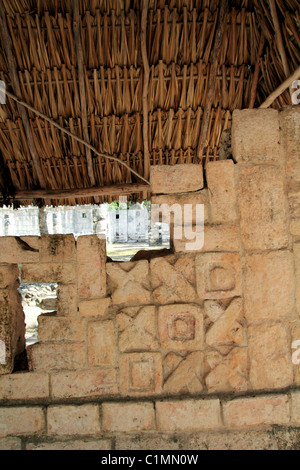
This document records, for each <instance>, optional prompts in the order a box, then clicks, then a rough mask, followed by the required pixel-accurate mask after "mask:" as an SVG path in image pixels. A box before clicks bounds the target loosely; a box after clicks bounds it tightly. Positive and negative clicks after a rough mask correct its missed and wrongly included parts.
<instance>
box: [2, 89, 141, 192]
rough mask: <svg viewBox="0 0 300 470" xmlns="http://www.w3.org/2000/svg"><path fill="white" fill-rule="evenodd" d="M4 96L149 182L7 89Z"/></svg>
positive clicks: (100, 155)
mask: <svg viewBox="0 0 300 470" xmlns="http://www.w3.org/2000/svg"><path fill="white" fill-rule="evenodd" d="M5 94H6V96H8V97H9V98H11V99H12V100H14V101H16V103H18V104H20V105H22V106H24V107H25V108H27V109H29V110H30V111H32V112H33V113H35V114H36V115H37V116H39V117H40V118H42V119H44V120H45V121H47V122H49V123H50V124H52V125H53V126H54V127H56V128H57V129H59V130H60V131H61V132H64V133H65V134H67V135H68V136H69V137H71V138H72V139H74V140H76V141H77V142H79V143H80V144H82V145H84V146H85V147H87V148H89V149H90V150H91V151H92V152H94V153H95V155H97V156H98V157H103V158H107V159H108V160H113V161H115V162H118V163H119V164H120V165H123V166H124V167H125V168H127V170H129V171H130V172H131V173H133V174H134V175H135V176H137V177H138V178H139V179H141V180H142V181H144V182H145V183H147V184H149V185H150V183H149V181H147V180H146V179H145V178H143V176H141V175H139V174H138V173H137V172H136V171H134V170H133V169H132V168H130V166H129V165H127V163H125V162H123V161H122V160H120V159H119V158H117V157H113V156H111V155H106V154H105V153H101V152H98V150H97V149H96V148H95V147H93V146H92V145H91V144H89V143H88V142H86V141H85V140H83V139H81V138H80V137H77V135H75V134H72V132H69V131H68V130H67V129H65V128H64V127H62V126H60V125H59V124H57V123H56V122H55V121H53V119H51V118H49V117H48V116H46V115H45V114H43V113H40V112H39V111H38V110H37V109H35V108H33V107H32V106H30V105H29V104H27V103H25V102H24V101H22V100H20V99H19V98H18V97H17V96H15V95H14V94H13V93H10V92H9V91H7V90H6V92H5Z"/></svg>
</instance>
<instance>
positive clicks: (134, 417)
mask: <svg viewBox="0 0 300 470" xmlns="http://www.w3.org/2000/svg"><path fill="white" fill-rule="evenodd" d="M102 415H103V418H102V419H103V421H102V426H103V430H105V431H117V432H132V431H147V430H152V429H154V428H155V424H154V407H153V404H152V403H140V402H137V403H103V405H102Z"/></svg>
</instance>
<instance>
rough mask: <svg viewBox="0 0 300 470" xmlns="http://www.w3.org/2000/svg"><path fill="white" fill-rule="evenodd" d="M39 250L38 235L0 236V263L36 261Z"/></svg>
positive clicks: (38, 256) (37, 260)
mask: <svg viewBox="0 0 300 470" xmlns="http://www.w3.org/2000/svg"><path fill="white" fill-rule="evenodd" d="M18 240H19V242H18ZM22 242H23V243H22ZM26 248H27V249H26ZM39 250H40V238H39V237H0V263H8V264H11V263H12V264H23V263H38V262H39V258H40V253H39Z"/></svg>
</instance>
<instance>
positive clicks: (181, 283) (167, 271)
mask: <svg viewBox="0 0 300 470" xmlns="http://www.w3.org/2000/svg"><path fill="white" fill-rule="evenodd" d="M171 261H172V259H171V258H156V259H153V260H151V262H150V267H151V278H152V287H153V289H154V291H153V298H154V301H155V302H158V303H160V304H168V303H172V302H193V300H195V299H196V298H197V294H196V290H195V288H194V286H193V285H192V282H193V280H194V272H195V268H194V261H193V260H191V259H189V262H188V264H187V265H186V268H188V269H183V266H182V262H181V260H180V258H179V259H178V260H177V261H176V262H174V264H171Z"/></svg>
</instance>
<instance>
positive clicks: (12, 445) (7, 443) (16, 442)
mask: <svg viewBox="0 0 300 470" xmlns="http://www.w3.org/2000/svg"><path fill="white" fill-rule="evenodd" d="M21 447H22V441H21V439H18V438H17V437H5V438H3V439H0V450H21Z"/></svg>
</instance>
